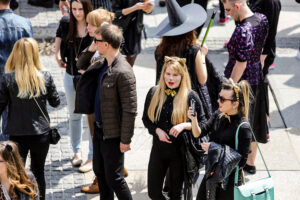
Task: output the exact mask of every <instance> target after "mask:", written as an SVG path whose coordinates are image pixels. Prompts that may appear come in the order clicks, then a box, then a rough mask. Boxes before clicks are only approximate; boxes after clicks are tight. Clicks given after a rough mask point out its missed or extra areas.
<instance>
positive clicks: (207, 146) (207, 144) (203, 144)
mask: <svg viewBox="0 0 300 200" xmlns="http://www.w3.org/2000/svg"><path fill="white" fill-rule="evenodd" d="M209 146H210V142H208V143H206V142H202V143H201V147H202V149H203V150H204V151H206V152H207V151H208V149H209Z"/></svg>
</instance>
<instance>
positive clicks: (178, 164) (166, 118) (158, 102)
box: [143, 57, 205, 200]
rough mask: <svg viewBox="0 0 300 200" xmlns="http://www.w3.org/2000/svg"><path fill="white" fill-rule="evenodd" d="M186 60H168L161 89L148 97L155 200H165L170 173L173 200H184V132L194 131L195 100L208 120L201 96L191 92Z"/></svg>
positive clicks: (150, 188) (151, 189) (150, 184)
mask: <svg viewBox="0 0 300 200" xmlns="http://www.w3.org/2000/svg"><path fill="white" fill-rule="evenodd" d="M189 79H190V78H189V75H188V72H187V67H186V65H185V59H183V58H177V57H166V58H165V64H164V67H163V70H162V75H161V78H160V81H159V84H158V86H155V87H152V88H151V89H150V90H149V92H148V94H147V97H146V101H145V106H144V114H143V123H144V125H145V127H146V128H147V129H148V131H149V133H150V134H152V135H153V146H152V150H151V155H150V161H149V165H148V194H149V197H150V198H151V199H155V200H156V199H165V197H164V196H163V194H162V188H163V181H164V178H165V174H166V172H167V169H168V168H169V171H170V192H169V196H170V198H171V199H172V200H177V199H178V200H179V199H181V189H182V185H183V179H184V177H183V173H184V169H183V160H182V155H181V151H180V148H181V145H182V144H183V138H182V132H183V131H184V130H191V128H192V126H191V123H190V122H188V118H187V111H188V107H189V102H190V101H191V100H194V101H195V102H196V103H195V107H196V109H197V110H198V115H197V119H198V121H199V122H202V121H204V120H205V118H204V112H203V109H202V105H201V102H200V100H199V97H198V95H197V94H196V93H195V92H194V91H193V90H191V84H190V80H189Z"/></svg>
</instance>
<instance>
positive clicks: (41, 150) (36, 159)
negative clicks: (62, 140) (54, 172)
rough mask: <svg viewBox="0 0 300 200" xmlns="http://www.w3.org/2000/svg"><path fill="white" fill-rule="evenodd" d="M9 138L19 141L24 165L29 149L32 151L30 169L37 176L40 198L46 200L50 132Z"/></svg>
mask: <svg viewBox="0 0 300 200" xmlns="http://www.w3.org/2000/svg"><path fill="white" fill-rule="evenodd" d="M9 139H10V140H12V141H13V142H15V143H17V145H18V148H19V152H20V155H21V157H22V160H23V162H24V165H25V163H26V158H27V155H28V151H30V156H31V163H30V169H31V171H32V173H33V175H34V176H35V178H36V181H37V184H38V187H39V192H40V200H44V199H45V194H46V181H45V175H44V167H45V161H46V157H47V154H48V150H49V135H48V133H46V134H43V135H32V136H31V135H30V136H10V137H9Z"/></svg>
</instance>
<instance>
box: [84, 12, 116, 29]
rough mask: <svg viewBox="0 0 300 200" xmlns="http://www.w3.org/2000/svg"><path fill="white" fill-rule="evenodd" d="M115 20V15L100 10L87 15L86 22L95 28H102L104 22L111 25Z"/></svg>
mask: <svg viewBox="0 0 300 200" xmlns="http://www.w3.org/2000/svg"><path fill="white" fill-rule="evenodd" d="M114 18H115V14H114V13H112V12H109V11H107V10H104V9H102V8H99V9H96V10H93V11H92V12H90V13H89V14H88V15H87V17H86V22H87V23H89V24H91V25H93V26H96V27H100V26H101V24H102V23H103V22H108V23H109V24H111V23H112V21H113V19H114Z"/></svg>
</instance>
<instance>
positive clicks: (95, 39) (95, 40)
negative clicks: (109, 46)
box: [94, 38, 105, 43]
mask: <svg viewBox="0 0 300 200" xmlns="http://www.w3.org/2000/svg"><path fill="white" fill-rule="evenodd" d="M94 42H95V43H97V42H105V41H104V40H97V38H94Z"/></svg>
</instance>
